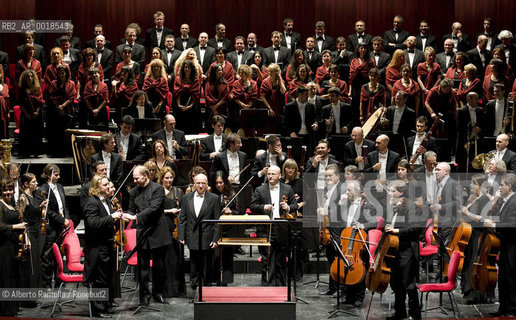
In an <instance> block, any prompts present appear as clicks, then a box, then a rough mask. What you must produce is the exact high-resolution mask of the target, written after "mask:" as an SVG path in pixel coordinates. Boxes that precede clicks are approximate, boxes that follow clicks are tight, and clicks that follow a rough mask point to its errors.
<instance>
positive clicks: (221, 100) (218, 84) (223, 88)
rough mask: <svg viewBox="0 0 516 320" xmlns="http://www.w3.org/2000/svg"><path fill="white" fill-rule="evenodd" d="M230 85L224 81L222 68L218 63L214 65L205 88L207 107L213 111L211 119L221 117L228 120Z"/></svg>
mask: <svg viewBox="0 0 516 320" xmlns="http://www.w3.org/2000/svg"><path fill="white" fill-rule="evenodd" d="M229 91H230V89H229V85H228V83H227V81H226V79H224V76H223V71H222V66H221V65H220V64H218V63H216V64H214V65H212V67H211V68H210V73H209V75H208V81H207V82H206V86H205V88H204V93H205V94H206V107H208V108H210V110H211V116H210V118H211V117H213V116H216V115H221V116H223V117H224V118H225V119H226V122H227V120H228V116H229V110H228V106H227V101H228V98H229Z"/></svg>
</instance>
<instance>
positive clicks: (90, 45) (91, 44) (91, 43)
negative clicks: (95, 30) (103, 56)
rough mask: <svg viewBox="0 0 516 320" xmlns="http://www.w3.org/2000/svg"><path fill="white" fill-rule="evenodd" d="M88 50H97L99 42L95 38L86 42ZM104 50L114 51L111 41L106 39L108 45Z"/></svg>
mask: <svg viewBox="0 0 516 320" xmlns="http://www.w3.org/2000/svg"><path fill="white" fill-rule="evenodd" d="M86 48H92V49H96V48H97V41H96V39H95V38H93V39H90V40H88V41H86ZM104 48H108V49H109V50H113V48H112V47H111V41H109V40H107V39H106V44H105V45H104Z"/></svg>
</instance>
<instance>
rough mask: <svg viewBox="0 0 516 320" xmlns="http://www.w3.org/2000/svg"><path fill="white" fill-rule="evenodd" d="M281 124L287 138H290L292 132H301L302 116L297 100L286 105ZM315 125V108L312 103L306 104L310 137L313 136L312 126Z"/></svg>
mask: <svg viewBox="0 0 516 320" xmlns="http://www.w3.org/2000/svg"><path fill="white" fill-rule="evenodd" d="M281 123H282V126H283V129H284V130H285V135H286V136H289V135H290V134H291V133H292V132H294V133H295V134H298V133H299V130H300V129H301V115H300V114H299V107H298V102H297V100H296V101H292V102H289V103H288V104H287V105H285V109H284V111H283V116H282V119H281ZM314 123H317V116H316V113H315V106H314V105H313V104H311V103H310V102H307V103H306V104H305V127H306V130H307V131H308V134H309V135H312V134H313V129H312V125H313V124H314Z"/></svg>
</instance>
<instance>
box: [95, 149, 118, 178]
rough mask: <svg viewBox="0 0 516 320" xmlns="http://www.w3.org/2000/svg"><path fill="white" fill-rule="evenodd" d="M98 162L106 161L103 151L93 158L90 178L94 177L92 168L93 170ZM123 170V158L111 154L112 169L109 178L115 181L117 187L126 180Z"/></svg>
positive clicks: (116, 154)
mask: <svg viewBox="0 0 516 320" xmlns="http://www.w3.org/2000/svg"><path fill="white" fill-rule="evenodd" d="M98 160H102V161H104V158H103V157H102V151H100V152H99V153H96V154H94V155H92V156H91V161H90V177H93V171H92V170H91V168H93V164H94V163H95V162H96V161H98ZM123 168H124V167H123V163H122V157H120V155H119V154H118V153H115V152H111V164H110V169H109V178H110V179H111V180H112V181H113V183H114V184H115V186H119V185H120V183H122V179H123V178H124V170H123Z"/></svg>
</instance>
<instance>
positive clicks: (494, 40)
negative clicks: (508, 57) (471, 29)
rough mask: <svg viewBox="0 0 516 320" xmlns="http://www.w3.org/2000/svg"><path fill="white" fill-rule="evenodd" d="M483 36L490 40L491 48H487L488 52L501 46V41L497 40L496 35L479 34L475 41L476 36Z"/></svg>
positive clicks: (494, 33)
mask: <svg viewBox="0 0 516 320" xmlns="http://www.w3.org/2000/svg"><path fill="white" fill-rule="evenodd" d="M480 35H485V36H486V37H488V38H491V48H489V47H488V49H489V50H491V51H493V49H494V48H496V47H497V46H498V45H500V44H502V40H500V39H498V33H496V32H493V33H483V32H482V33H479V34H477V36H476V37H475V39H478V36H480Z"/></svg>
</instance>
